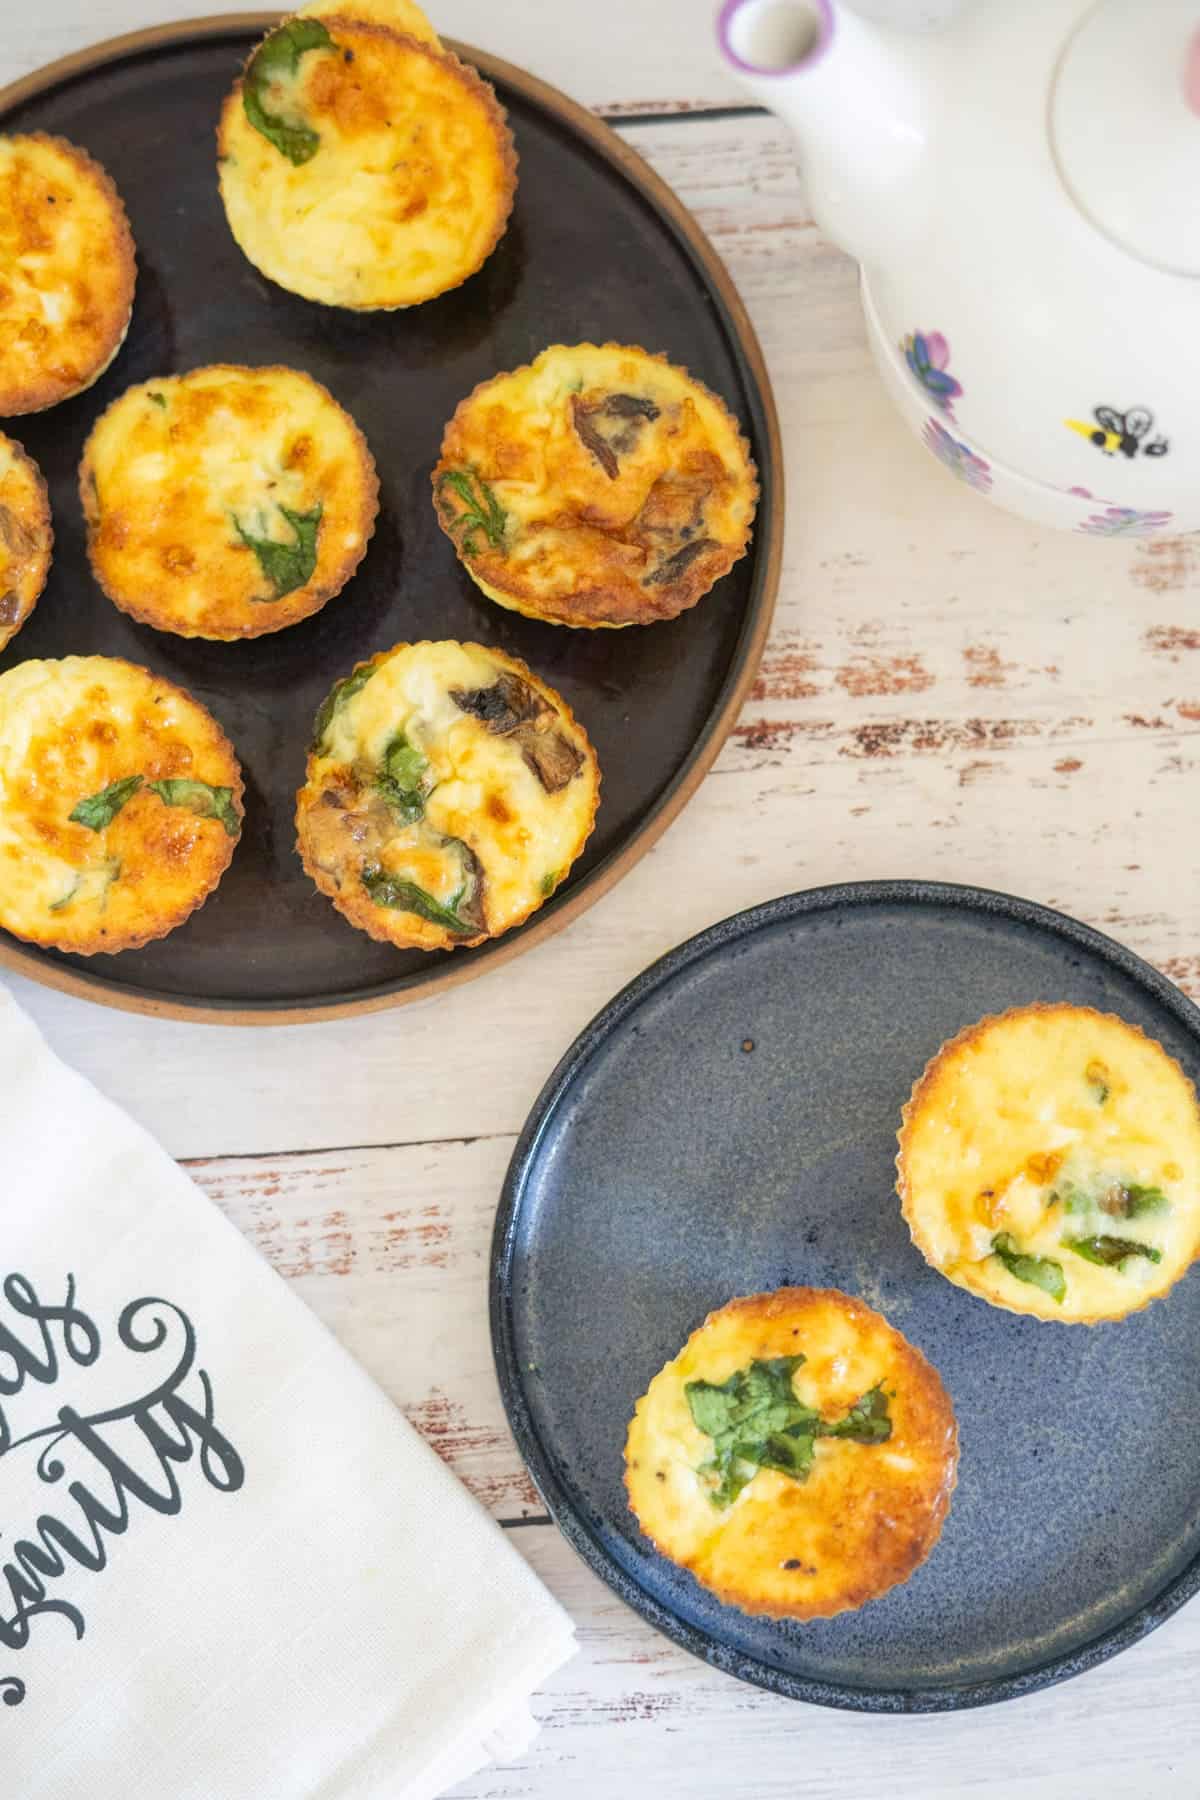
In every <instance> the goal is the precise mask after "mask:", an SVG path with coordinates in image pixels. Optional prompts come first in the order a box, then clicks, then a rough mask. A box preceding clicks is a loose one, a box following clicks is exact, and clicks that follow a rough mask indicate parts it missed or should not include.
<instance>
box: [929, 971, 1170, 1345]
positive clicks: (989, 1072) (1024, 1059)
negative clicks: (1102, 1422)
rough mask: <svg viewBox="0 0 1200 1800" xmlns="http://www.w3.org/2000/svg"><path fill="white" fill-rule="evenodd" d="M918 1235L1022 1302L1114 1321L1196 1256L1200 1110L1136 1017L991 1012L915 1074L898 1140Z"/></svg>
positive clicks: (972, 1284) (1000, 1301)
mask: <svg viewBox="0 0 1200 1800" xmlns="http://www.w3.org/2000/svg"><path fill="white" fill-rule="evenodd" d="M898 1169H899V1190H900V1195H901V1199H902V1201H903V1205H904V1212H905V1217H906V1218H907V1220H908V1223H909V1227H910V1229H911V1231H912V1235H913V1239H914V1242H915V1243H916V1244H917V1247H918V1248H919V1249H920V1250H921V1251H922V1253H923V1254H924V1255H925V1257H926V1258H927V1259H928V1261H930V1262H931V1263H932V1264H933V1266H934V1267H935V1268H937V1269H940V1270H941V1271H942V1273H943V1274H945V1275H948V1276H949V1278H950V1280H951V1281H954V1282H957V1283H958V1285H959V1286H960V1287H965V1288H968V1289H969V1290H970V1291H971V1292H972V1293H976V1294H979V1295H981V1296H982V1297H983V1298H984V1299H985V1300H990V1301H992V1302H993V1304H995V1305H997V1306H1004V1307H1007V1308H1009V1309H1010V1310H1011V1311H1014V1312H1024V1313H1034V1314H1036V1315H1037V1316H1038V1317H1039V1318H1044V1319H1061V1320H1065V1321H1067V1322H1087V1321H1094V1320H1097V1319H1112V1318H1120V1317H1122V1316H1123V1315H1124V1314H1126V1313H1128V1312H1131V1311H1133V1310H1135V1309H1137V1308H1139V1307H1142V1306H1144V1305H1145V1304H1146V1303H1147V1302H1148V1301H1149V1300H1151V1299H1153V1298H1155V1296H1156V1295H1158V1294H1161V1293H1163V1292H1165V1291H1166V1289H1167V1288H1169V1287H1170V1286H1171V1285H1172V1284H1173V1283H1174V1282H1175V1281H1177V1280H1178V1279H1179V1277H1180V1276H1181V1275H1182V1274H1183V1273H1184V1271H1185V1270H1186V1269H1187V1268H1188V1266H1189V1265H1190V1264H1191V1262H1192V1261H1193V1259H1194V1258H1195V1256H1196V1254H1197V1251H1198V1250H1200V1107H1198V1106H1197V1100H1196V1094H1195V1091H1194V1089H1193V1087H1192V1085H1191V1083H1190V1082H1189V1081H1188V1079H1187V1077H1186V1076H1185V1075H1184V1074H1183V1071H1182V1070H1181V1069H1180V1067H1179V1065H1178V1064H1177V1063H1176V1062H1174V1061H1173V1060H1172V1058H1171V1057H1169V1056H1168V1055H1167V1053H1166V1051H1165V1050H1163V1049H1162V1047H1161V1046H1160V1045H1159V1044H1156V1043H1155V1042H1153V1040H1152V1039H1150V1038H1147V1037H1145V1036H1144V1035H1143V1034H1142V1033H1141V1032H1140V1031H1139V1030H1138V1029H1137V1028H1136V1027H1135V1026H1132V1025H1128V1024H1126V1023H1125V1021H1124V1020H1123V1019H1118V1018H1115V1017H1113V1016H1111V1015H1110V1014H1105V1013H1098V1012H1093V1011H1092V1010H1091V1009H1090V1008H1087V1007H1079V1006H1068V1005H1057V1006H1034V1007H1025V1008H1019V1009H1017V1010H1015V1011H1013V1012H1009V1013H1004V1014H1002V1015H1001V1016H1000V1017H998V1018H993V1019H984V1020H983V1021H982V1022H981V1023H980V1024H978V1025H976V1026H973V1027H972V1028H971V1029H970V1030H969V1031H967V1032H964V1033H963V1034H962V1035H961V1036H960V1037H957V1038H955V1039H953V1040H952V1041H951V1042H950V1043H949V1044H948V1045H946V1046H945V1047H944V1048H943V1050H942V1051H941V1052H940V1053H939V1055H938V1056H937V1057H936V1058H935V1059H934V1061H933V1062H932V1063H931V1064H930V1066H929V1068H928V1069H927V1070H926V1072H925V1074H924V1076H923V1077H922V1078H921V1080H920V1081H919V1082H918V1084H917V1086H916V1088H915V1090H914V1092H913V1097H912V1099H911V1101H910V1102H909V1105H908V1107H907V1108H906V1111H905V1122H904V1126H903V1129H902V1131H901V1134H900V1157H899V1162H898Z"/></svg>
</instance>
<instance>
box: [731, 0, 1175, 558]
mask: <svg viewBox="0 0 1200 1800" xmlns="http://www.w3.org/2000/svg"><path fill="white" fill-rule="evenodd" d="M717 30H718V37H719V40H720V43H721V46H722V49H723V50H724V53H725V55H726V57H727V58H728V60H729V62H730V64H731V65H732V67H733V68H734V70H735V71H736V72H737V74H738V75H739V76H740V77H741V79H742V80H743V81H744V82H745V83H746V85H747V86H748V87H749V88H750V90H751V92H752V93H753V94H754V96H755V98H756V99H758V100H760V101H761V102H762V103H764V104H765V105H767V106H769V107H771V108H772V109H773V110H774V111H776V112H778V113H780V114H781V115H782V116H783V117H784V119H785V120H786V121H787V122H788V123H789V124H790V125H791V126H792V128H793V129H794V131H795V132H796V134H797V136H798V138H799V140H800V146H801V151H802V155H803V162H804V170H805V175H806V179H807V185H808V191H809V195H810V198H811V200H812V206H813V212H814V215H815V217H816V220H817V223H818V225H819V226H820V227H821V229H822V230H823V231H824V232H825V233H826V234H827V235H828V236H829V237H830V238H832V239H833V241H834V242H835V243H837V244H839V245H841V246H842V248H843V249H845V250H847V251H849V252H850V253H851V255H853V256H855V257H856V258H857V259H858V261H859V262H860V263H861V265H862V299H863V307H864V310H865V312H866V318H867V329H868V334H869V337H870V341H871V347H872V350H873V351H874V354H875V357H876V360H877V361H878V364H879V368H880V371H881V372H882V375H883V379H884V382H885V383H886V385H887V387H888V390H889V391H890V393H891V395H892V397H893V399H894V400H895V401H896V403H897V405H898V406H899V407H900V410H901V411H902V413H903V414H904V416H905V418H906V419H907V420H908V421H909V423H910V425H911V426H912V428H913V429H914V431H916V432H917V433H918V435H919V436H920V437H921V438H922V439H923V440H924V442H925V444H926V445H927V447H928V448H929V449H930V450H931V451H932V452H933V454H934V455H935V456H937V457H938V458H939V459H940V460H941V461H942V462H943V463H945V464H946V466H947V467H948V468H949V469H951V470H952V471H953V472H954V474H956V475H957V476H958V477H959V479H960V480H962V481H965V482H966V483H967V484H968V485H969V486H970V487H972V488H974V489H975V490H976V491H977V492H978V493H981V494H986V495H988V496H989V497H990V498H991V499H993V500H996V501H998V502H999V503H1000V504H1001V505H1003V506H1007V507H1010V508H1011V509H1012V510H1013V511H1015V512H1020V513H1024V514H1026V515H1027V516H1028V517H1029V518H1031V519H1035V520H1037V521H1039V522H1040V523H1043V524H1051V525H1062V526H1066V527H1067V528H1069V529H1073V530H1075V531H1082V532H1087V533H1089V534H1091V535H1093V536H1102V537H1110V536H1111V537H1115V536H1126V535H1128V536H1144V535H1146V534H1148V533H1155V532H1168V533H1172V534H1174V533H1178V532H1186V531H1197V530H1200V0H1099V4H1096V3H1094V0H976V4H975V5H974V6H973V7H972V8H971V9H970V10H968V11H967V12H965V13H963V14H961V15H960V16H959V17H958V18H957V19H956V20H955V21H954V22H953V23H952V24H951V25H949V26H947V27H946V28H945V29H944V30H943V31H941V32H937V33H932V34H927V33H905V32H901V31H897V30H892V29H885V28H883V27H880V26H878V25H875V24H868V23H867V22H866V21H865V20H863V19H861V18H859V17H858V16H857V15H856V14H855V13H853V12H851V11H849V10H848V9H847V8H846V7H845V6H841V5H835V4H834V3H833V0H726V4H725V5H724V6H723V8H722V10H721V13H720V16H719V19H718V26H717Z"/></svg>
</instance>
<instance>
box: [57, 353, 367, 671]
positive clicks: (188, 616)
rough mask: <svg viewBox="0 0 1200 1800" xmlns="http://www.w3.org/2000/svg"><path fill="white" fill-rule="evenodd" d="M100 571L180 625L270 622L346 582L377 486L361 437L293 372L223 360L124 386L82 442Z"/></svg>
mask: <svg viewBox="0 0 1200 1800" xmlns="http://www.w3.org/2000/svg"><path fill="white" fill-rule="evenodd" d="M79 488H80V496H81V498H82V501H83V510H84V514H85V517H86V519H87V522H88V551H89V555H90V557H91V562H92V568H93V569H94V570H95V573H96V578H97V580H98V581H99V583H100V585H101V587H102V588H103V589H104V591H105V593H106V594H107V595H108V596H109V598H110V599H111V600H112V601H114V602H115V603H116V605H117V606H119V607H120V608H121V609H122V611H124V612H127V613H131V614H132V615H133V617H134V618H135V619H140V620H142V622H143V623H144V624H147V625H154V626H156V627H157V628H158V630H160V631H174V632H177V633H178V634H179V635H180V636H182V637H205V638H244V637H259V636H261V635H262V633H263V632H268V631H281V630H282V629H283V628H284V626H286V625H294V624H295V623H296V621H297V620H298V619H305V618H307V617H308V616H309V614H310V613H314V612H317V611H319V610H320V608H321V607H322V606H324V605H325V603H326V601H327V600H330V599H331V598H332V597H333V596H334V595H335V594H337V593H338V592H340V590H341V589H342V588H343V587H344V586H345V584H346V582H347V581H348V580H349V579H350V576H351V575H352V574H353V573H354V571H355V569H356V568H357V567H358V564H359V562H360V561H361V560H362V557H363V555H364V553H365V551H366V548H367V544H368V542H369V540H370V536H371V532H372V531H373V529H374V525H375V515H376V513H377V511H378V504H379V502H378V495H379V483H378V480H377V478H376V474H375V463H374V460H373V458H372V456H371V452H370V451H369V450H368V448H367V444H366V440H365V439H364V437H363V435H362V433H361V431H360V430H359V429H358V427H357V425H356V424H355V423H354V420H353V419H352V418H351V417H350V415H349V413H347V412H345V411H344V410H343V408H342V407H340V406H339V405H338V403H337V401H336V400H335V399H334V398H333V395H332V394H330V393H329V392H328V390H327V389H326V388H323V387H322V386H321V384H320V383H319V382H317V381H314V380H313V378H312V376H311V375H306V374H303V373H302V372H301V371H300V370H298V369H284V368H265V369H245V368H239V367H236V366H234V365H231V364H226V363H221V364H216V365H214V366H212V367H210V368H204V369H193V370H192V371H191V373H190V374H187V375H168V376H162V377H160V378H159V379H157V380H154V381H146V382H142V383H141V384H140V386H138V387H134V388H130V389H129V390H128V392H127V393H124V394H122V395H121V397H120V399H119V400H116V401H114V402H113V404H112V405H111V406H110V407H109V409H108V411H107V412H106V413H104V414H103V416H102V417H101V418H100V419H99V420H97V422H96V425H95V426H94V428H93V430H92V434H91V436H90V437H89V438H88V441H87V444H86V445H85V447H84V453H83V461H82V464H81V465H80V471H79Z"/></svg>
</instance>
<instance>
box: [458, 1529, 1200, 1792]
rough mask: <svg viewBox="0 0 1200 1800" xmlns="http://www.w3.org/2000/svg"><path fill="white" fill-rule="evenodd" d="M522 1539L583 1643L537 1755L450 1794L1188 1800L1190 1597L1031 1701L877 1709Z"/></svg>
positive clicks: (1193, 1786)
mask: <svg viewBox="0 0 1200 1800" xmlns="http://www.w3.org/2000/svg"><path fill="white" fill-rule="evenodd" d="M512 1541H513V1543H515V1545H516V1547H517V1549H518V1550H520V1551H521V1553H522V1554H523V1555H524V1556H526V1557H527V1558H528V1560H529V1562H530V1563H531V1564H532V1565H533V1567H534V1568H535V1569H536V1570H537V1572H538V1574H539V1575H540V1576H541V1577H542V1579H543V1580H544V1581H545V1582H546V1583H547V1585H548V1586H549V1587H550V1588H551V1589H552V1590H553V1592H554V1593H556V1594H557V1595H558V1597H559V1599H560V1600H561V1601H562V1602H563V1603H564V1605H565V1606H566V1607H567V1608H568V1610H569V1611H570V1612H571V1613H572V1614H573V1615H574V1617H575V1618H576V1619H578V1620H580V1621H581V1626H580V1653H579V1655H578V1656H577V1657H576V1659H575V1661H574V1662H571V1663H568V1664H567V1666H566V1667H565V1668H564V1669H562V1670H560V1671H559V1673H558V1674H557V1675H556V1676H555V1677H554V1679H553V1681H552V1682H550V1683H549V1684H548V1685H547V1687H546V1688H545V1689H544V1691H543V1692H542V1693H540V1694H539V1695H538V1696H537V1697H536V1699H535V1701H534V1710H535V1712H536V1713H537V1715H538V1717H539V1719H540V1720H541V1721H542V1726H543V1729H542V1732H541V1735H540V1736H539V1737H538V1738H537V1739H536V1740H535V1742H534V1744H533V1746H532V1748H531V1749H530V1751H529V1753H528V1754H527V1755H526V1756H525V1757H524V1758H523V1759H522V1760H521V1761H520V1762H518V1763H516V1764H514V1765H512V1766H511V1767H508V1768H500V1769H491V1770H488V1771H486V1772H484V1773H482V1774H480V1775H478V1776H476V1777H474V1778H473V1779H472V1780H471V1781H468V1782H464V1783H463V1784H462V1785H461V1786H459V1787H457V1788H455V1789H454V1790H453V1795H454V1800H562V1796H563V1795H564V1794H566V1793H570V1794H572V1795H579V1796H580V1797H581V1800H584V1797H587V1796H591V1795H595V1796H597V1800H599V1796H601V1795H604V1796H621V1797H622V1800H624V1796H627V1795H628V1796H642V1795H651V1794H666V1795H673V1796H674V1795H677V1796H681V1797H682V1796H686V1800H729V1795H730V1793H731V1792H732V1791H734V1790H735V1789H736V1788H739V1787H740V1788H743V1789H746V1790H747V1791H751V1792H753V1793H754V1795H755V1796H756V1800H797V1796H800V1795H803V1796H804V1800H965V1797H966V1796H967V1795H973V1796H979V1797H980V1800H990V1797H991V1796H995V1797H996V1800H1194V1796H1195V1794H1196V1791H1197V1775H1198V1771H1200V1712H1198V1711H1197V1709H1196V1707H1195V1704H1194V1687H1195V1675H1194V1670H1195V1657H1196V1654H1197V1652H1198V1651H1200V1610H1197V1609H1196V1608H1192V1609H1190V1610H1188V1611H1185V1612H1184V1613H1182V1614H1179V1615H1177V1616H1176V1618H1174V1619H1172V1620H1170V1621H1168V1623H1167V1624H1166V1625H1164V1626H1162V1627H1161V1628H1160V1629H1159V1630H1158V1631H1157V1632H1155V1633H1154V1634H1153V1635H1152V1636H1151V1637H1149V1638H1147V1639H1146V1640H1145V1641H1144V1642H1142V1643H1141V1644H1138V1645H1135V1647H1134V1648H1133V1649H1132V1650H1129V1651H1127V1652H1126V1653H1125V1655H1123V1656H1121V1657H1120V1658H1118V1659H1117V1660H1116V1661H1115V1662H1110V1663H1107V1664H1105V1665H1103V1666H1102V1667H1101V1668H1099V1669H1094V1670H1092V1671H1091V1672H1090V1673H1089V1674H1087V1675H1083V1676H1081V1677H1079V1679H1078V1680H1076V1681H1071V1682H1068V1683H1066V1684H1065V1685H1064V1686H1062V1687H1056V1688H1051V1689H1049V1690H1048V1691H1046V1692H1044V1693H1041V1694H1035V1695H1032V1696H1030V1697H1029V1698H1028V1699H1025V1700H1020V1701H1013V1702H1010V1703H1009V1704H1008V1705H1006V1706H1001V1707H991V1708H988V1709H985V1710H984V1711H981V1712H972V1713H965V1714H941V1715H934V1716H932V1717H929V1718H912V1719H904V1718H897V1719H880V1718H871V1717H867V1716H865V1715H863V1714H855V1713H837V1712H831V1711H826V1710H823V1709H822V1710H817V1709H815V1708H812V1707H807V1706H803V1705H798V1704H797V1703H795V1702H793V1701H788V1700H781V1699H779V1698H777V1697H776V1696H775V1695H772V1694H765V1693H762V1692H761V1691H760V1690H758V1689H756V1688H752V1687H748V1686H746V1685H745V1684H744V1683H741V1682H737V1681H734V1680H733V1679H732V1678H731V1677H729V1676H725V1675H719V1674H717V1673H716V1672H715V1671H713V1670H711V1669H709V1668H707V1667H706V1666H705V1664H703V1663H701V1662H698V1661H696V1660H695V1659H694V1658H693V1657H690V1656H688V1655H687V1654H686V1652H684V1651H682V1650H678V1649H676V1648H675V1646H674V1645H673V1644H671V1643H669V1642H668V1641H667V1640H666V1639H665V1638H662V1637H660V1636H659V1635H658V1634H657V1633H656V1632H654V1631H652V1630H651V1629H650V1627H649V1626H648V1625H643V1624H642V1622H641V1621H640V1620H639V1619H638V1618H636V1617H635V1616H634V1615H633V1614H632V1613H630V1612H629V1611H628V1609H627V1608H626V1607H625V1606H624V1605H623V1604H622V1603H621V1602H620V1601H619V1600H617V1599H615V1598H614V1597H613V1596H612V1595H611V1594H610V1593H609V1592H608V1590H607V1589H606V1588H605V1587H604V1586H603V1585H602V1584H601V1583H600V1582H599V1581H598V1580H597V1579H596V1578H595V1577H594V1576H593V1575H592V1573H591V1572H590V1570H589V1569H587V1568H586V1567H585V1565H584V1564H583V1563H582V1562H580V1560H579V1559H578V1557H576V1555H575V1553H574V1552H573V1551H572V1550H571V1549H570V1548H569V1547H568V1546H567V1544H566V1543H565V1542H564V1541H563V1540H562V1538H560V1537H559V1535H558V1534H557V1532H555V1531H554V1529H553V1528H552V1527H550V1526H544V1527H531V1528H529V1529H528V1530H524V1531H519V1532H515V1533H514V1534H513V1538H512ZM618 1725H619V1726H620V1730H619V1731H618V1730H616V1729H615V1727H616V1726H618Z"/></svg>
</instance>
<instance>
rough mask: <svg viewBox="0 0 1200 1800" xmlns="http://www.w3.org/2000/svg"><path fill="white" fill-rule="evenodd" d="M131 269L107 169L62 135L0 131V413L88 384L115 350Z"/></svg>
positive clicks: (66, 395)
mask: <svg viewBox="0 0 1200 1800" xmlns="http://www.w3.org/2000/svg"><path fill="white" fill-rule="evenodd" d="M135 273H136V266H135V260H134V248H133V237H132V234H131V233H130V230H129V221H128V219H127V218H126V216H125V208H124V206H123V205H122V204H121V197H120V195H119V194H118V193H117V190H116V188H115V187H114V186H113V184H112V182H111V180H110V179H109V177H108V175H107V174H106V173H105V172H104V170H103V169H102V168H101V167H100V165H99V163H96V162H93V161H92V159H91V157H90V156H89V155H88V154H87V152H86V151H84V150H80V149H77V147H76V146H75V145H74V144H69V143H68V142H67V141H66V139H65V138H59V137H47V136H45V135H44V134H43V133H42V132H32V133H30V134H29V135H28V136H23V137H0V417H4V416H12V415H13V414H15V413H31V412H43V411H44V410H45V409H46V407H48V406H56V405H57V404H58V402H59V401H60V400H68V399H70V397H71V395H72V394H78V393H81V392H82V390H83V389H84V388H87V387H90V386H91V385H92V383H93V381H95V380H96V379H97V378H98V377H99V376H100V375H102V374H103V373H104V371H105V369H107V367H108V365H109V363H110V362H111V361H112V359H113V357H114V356H115V355H116V354H117V351H118V350H119V349H120V347H121V343H122V341H123V339H124V337H125V333H126V331H127V330H128V329H129V319H130V314H131V313H132V311H133V284H134V278H135Z"/></svg>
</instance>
